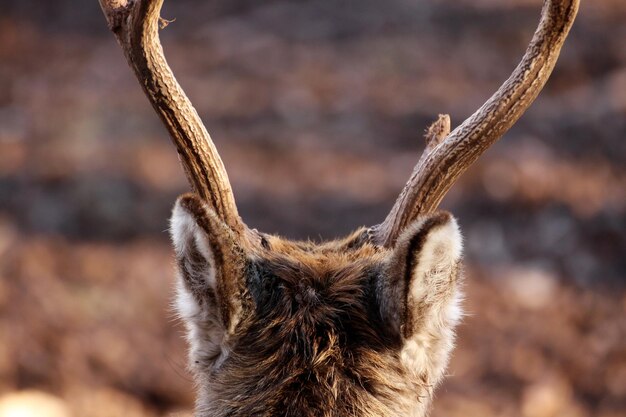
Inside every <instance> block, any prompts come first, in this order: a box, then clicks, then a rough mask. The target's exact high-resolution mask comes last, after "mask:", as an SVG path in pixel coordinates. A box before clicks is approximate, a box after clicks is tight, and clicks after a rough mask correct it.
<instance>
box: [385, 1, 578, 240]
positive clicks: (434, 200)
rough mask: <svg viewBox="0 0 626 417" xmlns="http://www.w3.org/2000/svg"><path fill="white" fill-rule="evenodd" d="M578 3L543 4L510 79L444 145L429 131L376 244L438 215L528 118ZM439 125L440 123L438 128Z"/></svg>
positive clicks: (556, 2) (548, 2)
mask: <svg viewBox="0 0 626 417" xmlns="http://www.w3.org/2000/svg"><path fill="white" fill-rule="evenodd" d="M578 4H579V0H545V1H544V5H543V9H542V16H541V20H540V22H539V27H538V28H537V30H536V32H535V34H534V36H533V38H532V40H531V42H530V45H529V46H528V49H527V50H526V53H525V55H524V57H523V58H522V61H521V62H520V64H519V65H518V66H517V68H516V69H515V70H514V71H513V74H512V75H511V76H510V77H509V79H508V80H506V81H505V82H504V84H502V86H501V87H500V88H499V89H498V91H497V92H496V93H495V94H494V95H493V96H492V97H491V98H490V99H489V100H487V102H486V103H485V104H484V105H483V106H482V107H481V108H480V109H478V110H477V111H476V112H475V113H474V114H473V115H472V116H470V117H469V118H468V119H467V120H465V122H463V124H461V125H460V126H459V127H457V128H456V129H454V131H452V133H450V134H449V135H447V137H446V138H445V139H444V140H442V141H441V142H440V143H435V141H433V140H432V139H428V138H432V136H433V131H432V130H430V131H429V133H428V138H427V140H428V144H427V147H426V150H425V155H424V156H422V158H421V159H420V161H419V162H418V163H417V165H416V166H415V168H414V170H413V174H412V175H411V178H410V179H409V181H408V182H407V184H406V186H405V187H404V189H403V191H402V193H401V194H400V196H399V197H398V199H397V201H396V203H395V205H394V206H393V208H392V209H391V211H390V213H389V215H388V216H387V218H386V219H385V221H384V222H383V223H381V224H380V225H378V226H375V228H374V241H375V242H376V243H378V244H381V245H384V246H391V245H393V243H394V242H395V240H396V239H397V237H398V235H399V234H400V233H401V232H402V230H404V228H405V227H406V226H407V225H408V224H409V223H410V222H412V221H413V220H415V218H416V217H417V216H418V215H420V214H427V213H432V212H433V211H435V210H436V209H437V206H438V205H439V203H440V202H441V200H442V199H443V197H444V196H445V194H446V192H447V191H448V190H449V189H450V187H452V185H453V184H454V182H455V181H456V179H457V178H458V177H459V176H460V175H461V174H462V173H463V172H465V171H466V170H467V168H468V167H469V166H470V165H471V164H472V163H473V162H474V161H476V159H478V157H479V156H480V155H482V153H483V152H485V151H486V150H487V148H489V147H490V146H491V145H492V144H493V143H495V142H496V141H497V140H498V139H500V138H501V137H502V135H504V133H506V132H507V131H508V130H509V129H510V128H511V127H512V126H513V124H515V122H517V120H518V119H519V118H520V117H521V116H522V114H524V112H525V111H526V109H528V107H529V106H530V105H531V104H532V102H533V101H534V100H535V98H536V97H537V95H538V94H539V92H540V91H541V89H542V88H543V86H544V85H545V83H546V81H547V80H548V78H549V76H550V74H551V73H552V70H553V68H554V65H555V63H556V60H557V58H558V56H559V53H560V51H561V47H562V46H563V42H564V41H565V38H566V37H567V34H568V32H569V30H570V28H571V26H572V24H573V22H574V18H575V17H576V13H577V11H578ZM438 123H439V124H441V119H440V120H439V121H438V122H436V123H435V125H434V126H437V125H438ZM434 133H435V137H437V134H436V133H437V132H434ZM432 145H434V146H432Z"/></svg>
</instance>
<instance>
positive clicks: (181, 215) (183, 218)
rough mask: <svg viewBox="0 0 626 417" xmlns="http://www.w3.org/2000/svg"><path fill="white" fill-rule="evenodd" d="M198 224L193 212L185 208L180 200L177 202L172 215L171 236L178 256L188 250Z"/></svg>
mask: <svg viewBox="0 0 626 417" xmlns="http://www.w3.org/2000/svg"><path fill="white" fill-rule="evenodd" d="M197 227H198V225H197V224H196V221H195V220H194V219H193V217H192V216H191V214H189V212H188V211H187V210H185V209H184V208H183V207H182V206H181V204H180V202H178V201H177V202H176V205H175V206H174V210H173V211H172V217H170V236H171V238H172V243H173V244H174V250H175V251H176V255H177V256H181V255H183V254H184V253H186V252H187V245H188V243H189V240H190V239H192V238H193V235H194V232H195V230H196V229H197Z"/></svg>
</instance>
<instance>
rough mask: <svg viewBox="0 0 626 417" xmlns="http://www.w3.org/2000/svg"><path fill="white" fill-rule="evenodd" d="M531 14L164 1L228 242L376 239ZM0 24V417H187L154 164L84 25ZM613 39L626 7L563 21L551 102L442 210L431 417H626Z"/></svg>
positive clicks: (160, 135) (26, 2) (55, 13)
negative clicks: (15, 415)
mask: <svg viewBox="0 0 626 417" xmlns="http://www.w3.org/2000/svg"><path fill="white" fill-rule="evenodd" d="M539 8H540V1H539V0H514V1H503V0H463V1H458V0H457V1H452V0H422V1H418V0H390V1H385V2H382V1H374V0H359V1H357V0H341V1H337V0H316V1H304V0H292V1H279V0H270V1H265V2H252V1H248V0H236V1H233V0H231V1H229V2H225V1H200V0H178V1H176V2H174V1H170V2H169V3H168V4H167V5H166V8H165V10H164V17H166V18H169V19H171V18H176V22H175V23H173V24H172V25H170V26H169V27H168V28H167V29H166V30H165V31H164V32H163V43H164V46H165V50H166V54H167V55H168V58H169V60H170V63H171V65H172V67H173V68H174V70H175V72H176V74H177V76H178V78H179V80H180V81H181V83H182V84H183V86H184V87H185V88H186V90H187V92H188V94H189V96H190V97H191V99H192V101H193V102H194V104H195V105H196V107H197V108H198V111H199V112H200V114H201V115H202V117H203V119H204V120H205V123H206V124H207V126H208V128H209V130H210V131H211V132H212V135H213V137H214V140H215V142H216V144H217V146H218V148H219V149H220V152H221V155H222V157H223V159H224V162H225V164H226V166H227V168H228V171H229V174H230V176H231V182H232V184H233V187H234V190H235V194H236V197H237V201H238V203H239V206H240V208H241V211H242V214H243V217H244V218H245V219H246V221H247V223H248V224H249V225H250V226H252V227H257V228H259V229H262V230H264V231H267V232H277V233H280V234H283V235H286V236H289V237H295V238H303V237H312V238H314V239H315V238H329V237H334V236H338V235H341V234H343V233H345V232H347V231H349V230H351V229H354V228H355V227H357V226H360V225H363V224H374V223H377V222H379V221H380V220H382V218H383V217H384V215H385V214H386V212H387V211H388V210H389V208H390V207H391V204H392V203H393V201H394V200H395V197H396V195H397V193H398V192H399V190H400V189H401V187H402V185H403V184H404V183H405V181H406V179H407V178H408V175H409V173H410V171H411V168H412V166H413V164H414V163H415V162H416V161H417V158H418V156H419V153H420V151H421V149H422V147H423V143H422V142H423V141H422V139H421V136H422V132H423V130H424V129H425V128H426V127H427V126H428V124H429V123H430V122H431V121H433V120H434V119H435V118H436V116H437V114H438V113H450V114H451V115H452V120H453V124H458V123H460V122H461V121H462V120H463V119H464V118H465V117H467V116H468V115H469V114H470V113H471V112H472V111H473V110H474V109H475V108H477V107H478V106H479V105H480V104H482V102H484V100H485V99H486V98H487V97H488V96H489V95H490V94H491V93H492V92H493V91H495V89H496V88H497V86H498V85H499V84H500V83H501V82H502V81H503V80H504V79H505V78H506V77H507V76H508V75H509V73H510V72H511V70H512V69H513V67H514V66H515V65H516V63H517V61H518V60H519V58H520V57H521V55H522V54H523V51H524V49H525V47H526V45H527V43H528V41H529V39H530V36H531V35H532V32H533V30H534V28H535V27H536V23H537V19H538V16H539ZM0 11H1V12H2V13H0V416H2V417H6V416H12V414H8V413H9V411H6V410H8V409H9V408H10V407H13V408H14V409H16V408H15V407H17V406H16V405H15V404H18V403H20V404H22V403H28V404H30V406H31V407H40V408H39V409H38V410H39V411H35V412H34V414H33V415H37V416H45V414H43V412H42V411H41V410H43V409H47V410H52V411H50V413H52V412H56V413H57V414H50V415H54V416H57V415H64V414H67V413H69V412H71V413H73V415H74V416H79V417H82V416H84V417H100V416H102V417H109V416H111V417H112V416H120V415H123V416H130V417H133V416H138V417H139V416H165V415H168V416H169V415H173V416H181V417H182V416H188V415H189V414H188V412H189V410H190V408H191V405H192V402H193V386H192V383H191V381H190V377H189V375H188V374H187V373H186V371H185V355H184V344H183V341H182V339H181V327H180V325H179V323H177V322H176V321H175V320H174V319H173V317H172V314H171V313H170V311H169V307H168V302H169V299H170V297H171V287H172V282H173V279H172V278H173V266H172V262H171V252H170V249H169V245H168V243H167V234H166V233H165V230H166V229H167V221H166V219H167V217H168V212H169V209H170V207H171V205H172V203H173V201H174V199H175V197H176V195H178V194H180V193H182V192H184V191H185V190H186V183H185V179H184V177H183V175H182V170H181V169H180V168H179V166H178V161H177V159H176V156H175V151H174V149H173V147H172V145H171V144H170V143H169V139H168V137H167V136H166V134H165V132H164V129H163V128H162V127H161V126H160V124H159V121H158V119H157V117H156V116H155V115H153V114H152V110H151V108H150V107H149V105H148V104H147V101H146V100H145V98H144V97H143V96H142V93H141V90H140V88H139V86H138V85H137V82H136V80H135V79H133V78H132V74H131V72H130V70H128V69H127V67H126V64H125V62H124V61H123V58H122V54H121V52H120V51H119V48H118V47H117V45H116V44H115V41H114V39H113V37H112V35H110V34H109V33H108V32H107V30H106V25H105V23H104V20H103V18H102V16H101V14H100V10H99V8H98V5H97V1H95V0H93V1H81V2H74V1H70V0H57V1H55V2H46V1H44V0H39V1H37V0H21V1H19V2H18V1H10V0H0ZM624 39H626V3H624V2H623V1H622V0H597V1H593V2H592V1H584V2H583V5H582V7H581V11H580V14H579V19H578V21H577V22H576V25H575V27H574V29H573V31H572V34H571V35H570V39H569V40H568V42H567V43H566V46H565V48H564V50H563V53H562V56H561V59H560V61H559V64H558V65H557V69H556V71H555V74H554V75H553V77H552V79H551V81H550V82H549V85H548V86H547V87H546V89H545V90H544V92H543V93H542V94H541V96H540V97H539V99H538V100H537V102H536V103H535V105H534V106H533V107H532V109H531V110H530V111H529V112H528V113H527V115H526V116H524V117H523V118H522V120H521V121H520V122H519V123H518V124H517V126H516V127H515V128H514V129H513V130H512V131H511V132H510V133H509V134H507V136H506V138H505V139H504V140H503V141H502V142H501V143H499V144H497V145H496V146H494V148H493V149H491V150H490V151H489V152H488V153H487V154H486V155H485V156H484V157H483V158H482V159H481V160H480V162H479V163H478V164H477V165H476V166H475V167H473V168H472V169H471V170H470V171H469V172H468V173H467V175H466V176H465V177H464V178H463V180H462V181H461V182H460V183H459V184H458V185H457V186H456V187H455V188H454V190H453V191H452V193H451V194H450V195H449V197H448V199H447V200H446V202H445V204H444V206H445V207H446V208H447V209H449V210H451V211H453V212H454V213H455V214H456V215H457V216H458V217H459V219H460V222H461V224H462V226H463V228H464V230H465V236H466V246H467V253H468V260H467V269H468V273H467V275H468V297H467V306H468V310H469V312H470V316H469V317H468V318H467V320H466V321H465V323H464V325H463V326H462V328H461V331H460V338H459V347H458V349H457V350H456V353H455V357H454V360H453V363H452V366H451V368H450V377H449V378H448V380H447V381H446V383H445V384H444V386H443V387H442V388H441V389H440V390H439V391H438V398H437V400H436V402H435V412H434V414H433V415H434V416H435V417H444V416H447V417H457V416H458V417H473V416H476V417H490V416H512V417H517V416H520V417H521V416H523V417H557V416H567V417H578V416H580V417H584V416H601V417H617V416H623V415H625V414H626V291H625V288H626V260H625V258H626V257H625V256H624V255H625V254H626V250H625V249H626V242H625V240H626V207H625V206H626V198H625V197H626V196H625V194H626V165H625V161H626V43H625V42H624ZM22 391H24V392H22ZM16 392H21V394H16ZM43 393H47V394H49V395H52V396H53V397H49V396H46V395H44V394H43ZM42 404H43V405H42ZM46 404H48V405H46ZM3 407H4V408H3ZM2 413H5V414H2Z"/></svg>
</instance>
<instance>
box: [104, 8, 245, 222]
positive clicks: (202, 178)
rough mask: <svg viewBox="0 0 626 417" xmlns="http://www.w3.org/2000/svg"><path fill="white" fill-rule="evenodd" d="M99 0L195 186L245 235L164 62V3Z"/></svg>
mask: <svg viewBox="0 0 626 417" xmlns="http://www.w3.org/2000/svg"><path fill="white" fill-rule="evenodd" d="M99 1H100V6H101V7H102V11H103V12H104V15H105V16H106V19H107V22H108V24H109V28H110V29H111V31H113V33H114V34H115V37H116V38H117V41H118V43H119V44H120V46H121V47H122V49H123V50H124V54H125V55H126V59H127V60H128V63H129V65H130V67H131V68H132V69H133V71H134V72H135V75H136V76H137V79H138V80H139V82H140V84H141V85H142V87H143V90H144V92H145V93H146V96H147V97H148V99H149V100H150V103H151V104H152V107H154V109H155V110H156V112H157V113H158V115H159V117H160V118H161V120H162V121H163V123H164V124H165V127H166V128H167V130H168V131H169V133H170V135H171V137H172V140H173V141H174V144H175V145H176V148H177V150H178V155H179V158H180V161H181V164H182V165H183V168H184V169H185V172H186V174H187V179H188V180H189V183H190V185H191V187H192V188H193V190H194V191H195V192H196V193H197V194H198V195H200V197H201V198H202V199H203V200H205V201H206V202H207V203H208V204H209V205H210V206H211V207H212V208H213V209H214V210H215V212H216V213H217V214H218V216H219V217H220V218H222V219H223V220H224V221H225V222H226V223H227V224H228V225H229V226H231V227H232V228H233V229H234V230H236V231H239V232H241V231H242V230H243V229H244V225H243V222H242V220H241V218H240V217H239V214H238V213H237V206H236V205H235V197H234V195H233V192H232V189H231V187H230V183H229V181H228V175H227V174H226V170H225V169H224V164H223V163H222V160H221V159H220V156H219V154H218V153H217V150H216V149H215V145H214V144H213V141H212V140H211V137H210V136H209V133H208V132H207V130H206V129H205V127H204V125H203V124H202V121H201V120H200V117H199V116H198V113H197V112H196V110H195V109H194V107H193V105H192V104H191V102H190V101H189V99H188V98H187V96H186V95H185V92H184V91H183V89H182V88H181V86H180V85H179V84H178V82H177V81H176V78H175V77H174V74H173V72H172V70H171V69H170V67H169V65H168V64H167V62H166V60H165V56H164V54H163V48H162V47H161V42H160V40H159V25H160V23H161V18H160V12H161V6H162V5H163V0H99Z"/></svg>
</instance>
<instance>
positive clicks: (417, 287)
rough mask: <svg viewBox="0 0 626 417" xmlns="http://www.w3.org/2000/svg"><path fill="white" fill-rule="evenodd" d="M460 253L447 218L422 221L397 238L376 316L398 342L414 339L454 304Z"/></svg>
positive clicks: (458, 238) (441, 214) (443, 214)
mask: <svg viewBox="0 0 626 417" xmlns="http://www.w3.org/2000/svg"><path fill="white" fill-rule="evenodd" d="M462 249H463V244H462V237H461V233H460V231H459V227H458V225H457V222H456V220H455V218H454V217H453V216H452V215H451V214H450V213H448V212H443V211H442V212H437V213H435V214H432V215H428V216H423V217H421V218H419V219H417V220H416V221H415V222H413V223H412V224H411V225H409V226H408V227H407V228H406V229H405V230H404V231H403V232H402V234H401V235H400V237H399V238H398V240H397V242H396V245H395V247H394V249H393V252H392V254H391V257H390V260H389V264H388V268H387V271H386V274H385V276H384V278H383V282H382V283H381V284H380V285H379V287H380V288H379V292H380V293H381V294H382V296H381V299H380V307H381V313H382V315H383V317H384V318H385V319H386V321H387V322H388V324H389V325H390V326H391V327H392V328H393V329H395V330H396V331H397V332H398V333H400V334H401V335H402V337H404V338H410V337H412V336H414V335H415V333H416V332H417V331H418V329H419V327H420V326H421V324H422V323H421V322H422V321H423V320H430V319H435V320H437V319H439V317H437V316H438V315H439V314H440V313H441V312H442V310H443V309H444V308H445V307H447V306H448V305H449V304H450V303H452V302H453V298H454V297H453V296H454V292H455V289H456V287H457V281H458V277H459V272H460V262H461V257H462Z"/></svg>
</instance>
